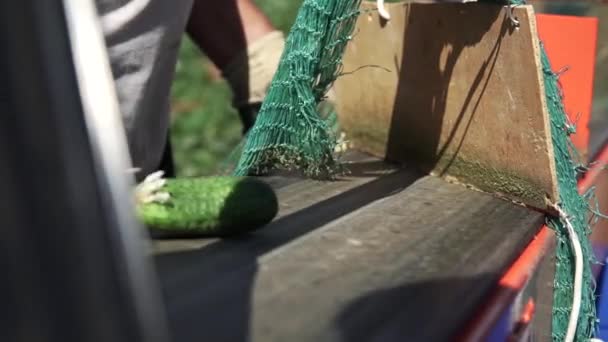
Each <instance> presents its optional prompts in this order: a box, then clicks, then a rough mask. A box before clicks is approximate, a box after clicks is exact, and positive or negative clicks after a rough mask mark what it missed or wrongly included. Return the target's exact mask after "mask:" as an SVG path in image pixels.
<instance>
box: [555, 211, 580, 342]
mask: <svg viewBox="0 0 608 342" xmlns="http://www.w3.org/2000/svg"><path fill="white" fill-rule="evenodd" d="M553 207H554V208H555V210H557V211H558V212H559V216H560V218H561V219H562V220H563V221H564V223H566V228H567V229H568V235H569V237H570V243H571V244H572V249H573V250H574V259H575V264H574V265H575V266H574V291H573V293H572V311H570V320H569V322H568V330H567V331H566V338H565V339H564V341H565V342H572V341H574V336H575V334H576V328H577V326H578V318H579V315H580V311H581V300H582V293H583V291H582V287H583V250H582V248H581V242H580V240H579V238H578V235H576V231H575V230H574V227H573V226H572V223H571V222H570V219H569V218H568V215H567V214H566V212H564V211H563V210H562V208H560V207H559V206H557V205H554V206H553Z"/></svg>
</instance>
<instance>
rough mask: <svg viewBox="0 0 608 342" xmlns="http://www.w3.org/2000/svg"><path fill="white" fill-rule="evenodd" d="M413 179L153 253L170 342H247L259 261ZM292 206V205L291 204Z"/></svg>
mask: <svg viewBox="0 0 608 342" xmlns="http://www.w3.org/2000/svg"><path fill="white" fill-rule="evenodd" d="M350 167H352V168H353V170H355V171H354V173H355V175H356V176H360V177H364V176H365V175H367V174H375V173H377V172H378V171H379V170H380V169H382V168H381V167H380V166H379V165H376V164H373V163H372V162H363V165H360V163H353V164H351V166H350ZM370 167H371V168H370ZM384 169H385V170H386V164H384ZM366 170H369V173H368V171H366ZM416 179H418V174H417V173H413V172H410V171H405V170H400V171H394V172H393V173H390V174H388V175H386V176H382V177H379V178H378V179H376V180H373V181H371V182H368V183H366V184H362V185H360V186H357V187H355V188H352V189H350V190H348V191H345V192H343V193H339V194H335V195H331V194H330V195H329V197H327V198H326V199H325V200H322V201H314V202H313V203H314V204H312V205H310V206H306V207H303V208H300V209H298V210H296V211H294V212H292V213H289V214H287V215H286V216H283V217H279V218H278V219H277V220H275V221H274V222H272V223H271V224H269V225H268V226H267V227H265V228H264V229H263V230H261V231H258V232H256V233H255V234H252V235H251V236H246V237H243V238H238V239H232V240H221V241H216V242H214V243H211V244H209V245H207V246H205V247H203V248H200V249H195V250H186V251H179V252H171V253H165V254H160V255H157V256H156V264H157V268H158V272H159V274H160V278H161V282H162V288H163V293H164V295H165V302H166V304H167V309H168V313H169V317H170V328H171V331H172V333H173V335H174V338H175V339H176V341H180V342H189V341H192V342H199V341H247V340H249V335H250V320H251V317H252V316H251V315H252V314H251V308H250V306H251V301H252V297H251V296H252V294H251V291H252V288H253V285H254V282H255V278H256V274H257V272H258V258H259V257H261V256H262V255H265V254H268V253H270V252H271V251H273V250H274V249H277V248H280V247H281V246H283V245H285V244H288V243H289V242H291V241H293V240H295V239H297V238H298V237H301V236H303V235H305V234H308V233H310V232H312V231H314V230H316V229H318V228H320V227H323V226H324V225H325V224H327V223H329V222H331V221H334V220H336V219H338V218H340V217H342V216H344V215H346V214H348V213H351V212H353V211H355V210H357V209H359V208H361V207H363V206H365V205H367V204H369V203H371V202H374V201H376V200H379V199H381V198H383V197H386V196H389V195H391V194H394V193H395V192H399V191H401V190H403V189H405V188H407V187H408V186H409V185H410V184H412V183H413V182H415V181H416ZM345 183H346V182H345ZM309 187H310V186H309ZM324 188H326V190H323V188H320V189H317V191H315V196H317V197H319V196H323V195H324V192H325V193H326V192H328V191H329V192H330V193H331V191H332V188H331V187H328V186H325V187H324ZM333 191H335V190H333ZM279 197H280V193H279ZM304 197H305V196H304ZM284 202H285V201H283V203H284ZM292 205H294V206H296V207H297V206H298V204H297V203H296V204H292Z"/></svg>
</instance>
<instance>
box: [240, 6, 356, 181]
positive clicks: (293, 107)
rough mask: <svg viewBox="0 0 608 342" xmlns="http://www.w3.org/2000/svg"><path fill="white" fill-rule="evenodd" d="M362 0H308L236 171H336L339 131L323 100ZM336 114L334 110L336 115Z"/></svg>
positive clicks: (311, 173)
mask: <svg viewBox="0 0 608 342" xmlns="http://www.w3.org/2000/svg"><path fill="white" fill-rule="evenodd" d="M360 4H361V0H305V1H304V2H303V3H302V6H301V7H300V10H299V12H298V16H297V18H296V21H295V24H294V25H293V27H292V29H291V32H290V33H289V36H288V37H287V42H286V45H285V51H284V53H283V56H282V57H281V61H280V63H279V67H278V69H277V72H276V74H275V76H274V79H273V81H272V83H271V85H270V88H269V90H268V93H267V95H266V99H265V101H264V103H263V105H262V108H261V110H260V113H259V115H258V118H257V120H256V123H255V125H254V127H253V128H252V129H251V131H250V132H249V134H248V137H247V140H246V143H245V146H244V147H243V151H242V153H241V158H240V160H239V162H238V165H237V167H236V170H235V171H234V174H235V175H239V176H244V175H251V174H259V173H264V172H265V171H267V170H268V169H271V168H283V169H297V170H301V171H303V172H304V173H305V174H306V175H308V176H311V177H325V176H331V175H333V174H334V173H335V172H336V170H337V169H338V163H337V162H336V161H335V159H334V155H333V152H334V147H335V145H336V137H335V134H334V132H333V131H332V130H331V128H330V124H329V122H327V118H324V117H322V116H321V115H319V113H318V104H319V103H320V102H321V101H322V99H323V97H324V96H325V94H326V92H327V90H328V89H329V87H331V85H332V84H333V82H334V80H335V79H336V77H337V75H338V73H339V72H340V67H341V59H342V55H343V53H344V49H345V47H346V45H347V43H348V41H349V40H350V35H351V33H352V31H353V29H354V26H355V23H356V20H357V17H358V14H359V5H360ZM330 117H331V116H330Z"/></svg>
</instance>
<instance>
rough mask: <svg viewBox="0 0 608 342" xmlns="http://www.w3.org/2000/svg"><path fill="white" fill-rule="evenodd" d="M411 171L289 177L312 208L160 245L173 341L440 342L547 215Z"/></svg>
mask: <svg viewBox="0 0 608 342" xmlns="http://www.w3.org/2000/svg"><path fill="white" fill-rule="evenodd" d="M363 173H365V172H363ZM416 179H417V176H416V175H415V174H412V173H409V172H406V171H398V172H397V173H390V174H388V175H384V176H381V177H379V178H378V179H375V180H373V181H370V182H367V183H364V184H360V185H356V186H354V187H353V188H351V189H350V190H348V191H346V193H341V194H338V192H339V190H338V189H336V188H333V190H332V185H331V184H322V185H320V186H319V187H318V188H315V189H313V188H312V187H311V186H312V185H311V184H313V183H303V184H307V185H306V186H304V187H300V185H298V184H294V185H292V186H288V187H286V188H283V189H282V190H279V193H281V192H283V191H286V192H291V191H296V190H297V191H301V190H304V189H305V188H310V191H311V193H310V194H309V195H302V196H296V197H292V199H293V200H294V201H295V200H300V201H301V204H302V205H300V206H303V207H304V208H305V209H294V207H289V206H288V207H285V208H283V209H282V210H284V211H285V214H284V215H285V216H283V217H281V218H279V219H278V220H277V221H276V222H274V223H273V224H271V225H270V226H269V227H267V229H265V230H262V231H260V232H259V233H258V234H255V236H253V237H251V238H245V239H241V240H234V241H224V242H216V243H213V244H212V245H209V246H207V247H205V248H202V249H198V250H179V251H174V252H172V253H163V254H160V255H158V256H157V265H158V268H159V272H160V275H161V279H162V283H163V288H164V291H165V299H166V303H167V305H168V312H169V316H170V322H171V327H172V331H173V333H174V334H175V338H176V340H177V341H197V342H198V341H315V342H316V341H355V340H356V341H370V340H411V341H414V340H416V341H418V340H420V341H434V340H445V338H447V337H448V336H449V335H450V334H451V333H452V332H454V331H455V330H456V329H457V328H459V326H460V324H461V323H462V322H464V321H465V320H466V319H467V318H468V317H467V316H468V315H469V314H471V313H472V312H473V310H474V308H475V307H476V306H477V305H478V304H479V303H480V301H481V300H482V299H483V297H484V295H485V294H486V293H487V291H488V290H489V289H491V288H492V286H493V285H494V284H495V281H496V280H497V279H498V277H499V276H500V274H501V273H502V271H503V270H504V269H505V267H506V266H507V265H508V264H509V263H510V262H511V261H512V260H513V259H514V257H515V256H516V255H517V253H518V252H519V251H521V249H522V248H523V247H524V246H525V245H526V244H527V242H528V241H529V240H530V238H531V236H532V234H533V233H534V232H535V231H536V229H537V228H538V227H540V225H541V224H542V219H543V218H542V215H541V214H540V213H536V212H532V211H529V210H526V209H524V208H522V207H518V206H515V205H512V204H511V203H508V202H506V201H502V200H499V199H496V198H494V197H492V196H489V195H486V194H483V193H479V192H474V191H470V190H467V189H465V188H464V187H461V186H457V185H452V184H448V183H446V182H444V181H442V180H440V179H438V178H435V177H424V178H422V179H418V180H417V181H415V182H414V183H413V184H412V182H413V181H414V180H416ZM355 181H356V180H355ZM338 184H339V183H338ZM410 184H412V185H410ZM408 185H409V186H408ZM333 186H336V185H333ZM324 191H327V193H329V194H330V195H329V196H328V195H327V193H326V194H325V195H322V196H321V197H322V198H323V197H325V198H326V200H321V201H320V202H319V201H316V202H315V200H313V197H314V196H313V193H316V192H321V193H323V192H324ZM283 196H285V197H284V198H288V197H289V196H290V195H287V194H284V195H283ZM308 196H310V197H308ZM313 202H315V203H316V204H312V203H313ZM287 203H289V201H287ZM311 204H312V205H311Z"/></svg>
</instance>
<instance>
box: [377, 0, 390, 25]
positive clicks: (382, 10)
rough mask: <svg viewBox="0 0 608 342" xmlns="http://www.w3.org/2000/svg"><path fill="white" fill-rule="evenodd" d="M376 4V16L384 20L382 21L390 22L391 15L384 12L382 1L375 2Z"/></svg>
mask: <svg viewBox="0 0 608 342" xmlns="http://www.w3.org/2000/svg"><path fill="white" fill-rule="evenodd" d="M376 1H377V3H378V14H380V16H381V17H382V18H383V19H384V20H391V15H390V13H388V11H387V10H386V7H385V6H384V0H376Z"/></svg>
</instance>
